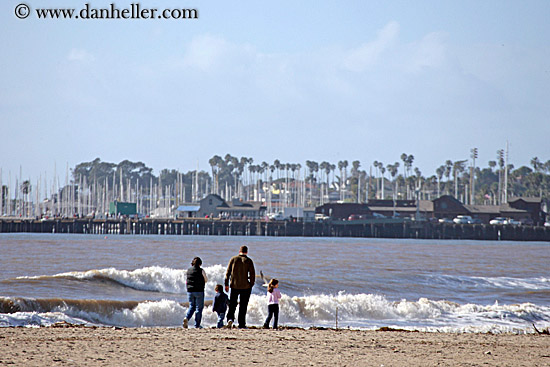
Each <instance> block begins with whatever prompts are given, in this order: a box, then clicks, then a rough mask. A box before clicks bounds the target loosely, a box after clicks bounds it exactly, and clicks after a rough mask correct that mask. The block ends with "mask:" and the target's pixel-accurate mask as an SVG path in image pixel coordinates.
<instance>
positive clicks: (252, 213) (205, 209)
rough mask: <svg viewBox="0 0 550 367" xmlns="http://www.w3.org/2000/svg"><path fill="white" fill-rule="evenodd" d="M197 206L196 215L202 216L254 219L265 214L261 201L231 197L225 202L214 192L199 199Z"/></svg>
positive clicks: (264, 207)
mask: <svg viewBox="0 0 550 367" xmlns="http://www.w3.org/2000/svg"><path fill="white" fill-rule="evenodd" d="M199 206H200V209H199V210H198V212H197V215H198V216H199V217H202V218H205V217H208V218H224V219H244V218H247V219H254V218H264V217H265V215H266V206H265V205H263V204H262V203H261V202H257V201H240V200H238V199H233V200H232V201H231V202H230V203H227V202H226V201H225V200H224V199H222V197H221V196H219V195H215V194H210V195H207V196H206V197H205V198H204V199H202V200H201V201H200V203H199Z"/></svg>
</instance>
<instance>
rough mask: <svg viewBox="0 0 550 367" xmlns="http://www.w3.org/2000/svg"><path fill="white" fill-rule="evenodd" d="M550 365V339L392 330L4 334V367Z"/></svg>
mask: <svg viewBox="0 0 550 367" xmlns="http://www.w3.org/2000/svg"><path fill="white" fill-rule="evenodd" d="M264 362H269V363H270V364H280V365H292V366H310V365H338V366H357V365H367V366H381V365H384V366H433V365H445V366H465V365H482V364H483V365H490V366H548V365H550V336H547V335H538V334H474V333H472V334H455V333H428V332H410V331H402V330H393V329H389V330H386V331H382V330H378V331H365V330H350V329H327V328H311V329H302V328H281V329H280V330H272V329H270V330H263V329H256V328H250V329H246V330H239V329H200V330H198V329H182V328H120V327H88V326H74V325H70V324H66V325H65V324H63V325H57V326H50V327H39V328H26V327H5V328H0V365H16V366H17V365H33V366H45V365H48V366H49V365H54V366H55V365H105V366H114V365H132V366H151V365H191V366H204V365H222V364H223V365H229V366H253V365H258V364H262V363H264Z"/></svg>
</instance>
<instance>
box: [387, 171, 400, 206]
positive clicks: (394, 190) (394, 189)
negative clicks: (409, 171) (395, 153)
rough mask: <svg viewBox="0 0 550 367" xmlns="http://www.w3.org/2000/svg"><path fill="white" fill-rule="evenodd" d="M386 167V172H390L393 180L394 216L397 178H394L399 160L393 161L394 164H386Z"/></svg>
mask: <svg viewBox="0 0 550 367" xmlns="http://www.w3.org/2000/svg"><path fill="white" fill-rule="evenodd" d="M386 167H387V168H388V172H389V173H390V175H391V177H392V181H393V186H394V187H393V207H394V213H393V215H394V216H395V202H396V200H397V180H396V179H395V176H397V172H398V168H399V162H395V163H394V164H388V165H387V166H386Z"/></svg>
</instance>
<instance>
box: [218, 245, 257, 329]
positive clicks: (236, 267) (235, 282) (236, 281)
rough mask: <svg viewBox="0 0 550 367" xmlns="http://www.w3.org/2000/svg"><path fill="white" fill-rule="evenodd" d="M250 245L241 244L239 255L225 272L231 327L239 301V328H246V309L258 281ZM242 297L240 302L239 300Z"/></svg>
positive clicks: (229, 324)
mask: <svg viewBox="0 0 550 367" xmlns="http://www.w3.org/2000/svg"><path fill="white" fill-rule="evenodd" d="M247 255H248V247H246V246H241V248H240V250H239V255H237V256H233V257H232V258H231V260H229V264H228V265H227V271H226V272H225V291H226V292H228V291H229V285H230V284H231V294H230V296H229V310H228V311H227V325H228V327H231V326H232V325H233V322H234V320H235V310H236V309H237V303H239V328H241V329H244V328H246V311H247V308H248V301H249V300H250V293H251V292H252V287H253V286H254V282H255V281H256V273H255V271H254V262H253V261H252V259H251V258H249V257H248V256H247ZM239 299H240V302H239Z"/></svg>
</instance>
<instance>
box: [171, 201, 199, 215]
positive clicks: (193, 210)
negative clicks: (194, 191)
mask: <svg viewBox="0 0 550 367" xmlns="http://www.w3.org/2000/svg"><path fill="white" fill-rule="evenodd" d="M200 209H201V206H200V205H199V204H195V203H184V204H181V205H180V206H178V207H177V208H176V217H177V218H196V217H198V213H199V211H200Z"/></svg>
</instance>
